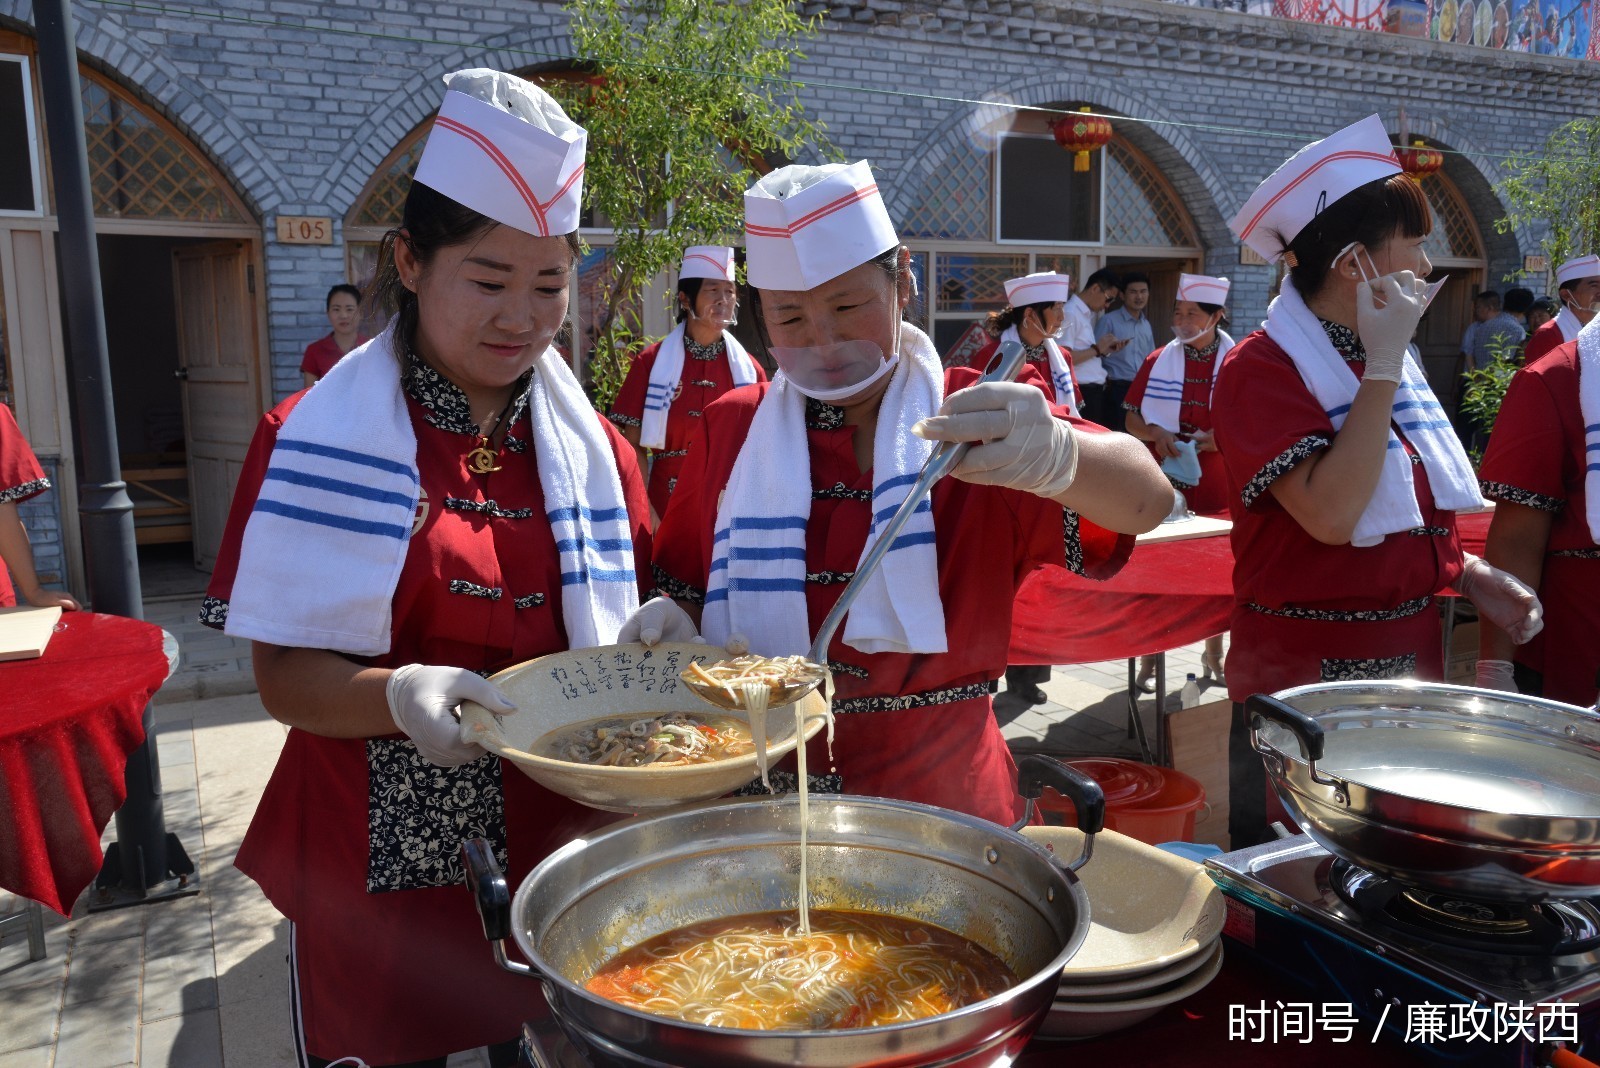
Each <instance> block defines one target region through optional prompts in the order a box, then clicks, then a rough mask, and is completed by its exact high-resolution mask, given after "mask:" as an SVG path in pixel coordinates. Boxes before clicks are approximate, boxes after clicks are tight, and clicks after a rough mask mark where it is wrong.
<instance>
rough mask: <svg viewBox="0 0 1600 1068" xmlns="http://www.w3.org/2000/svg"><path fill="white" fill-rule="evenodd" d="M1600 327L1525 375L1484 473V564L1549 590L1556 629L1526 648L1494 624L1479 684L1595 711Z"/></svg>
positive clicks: (1499, 422)
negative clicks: (1488, 506)
mask: <svg viewBox="0 0 1600 1068" xmlns="http://www.w3.org/2000/svg"><path fill="white" fill-rule="evenodd" d="M1597 386H1600V322H1596V321H1594V320H1591V321H1590V323H1589V325H1588V326H1586V327H1584V328H1583V330H1582V331H1581V332H1580V333H1579V334H1578V340H1577V341H1576V342H1569V343H1567V344H1565V345H1560V346H1558V347H1556V348H1555V349H1553V350H1551V351H1550V352H1549V353H1547V354H1546V355H1545V356H1543V357H1542V358H1540V359H1538V360H1535V361H1534V362H1532V363H1530V364H1529V365H1528V366H1526V367H1524V368H1523V369H1522V370H1520V371H1518V372H1517V373H1516V376H1515V377H1513V378H1512V379H1511V388H1510V389H1508V390H1507V391H1506V397H1505V401H1504V402H1502V403H1501V405H1500V415H1499V417H1498V418H1497V419H1496V420H1495V424H1494V433H1493V434H1492V435H1491V436H1490V438H1489V451H1488V454H1487V455H1486V456H1484V458H1483V466H1482V467H1481V468H1480V469H1479V471H1478V477H1479V479H1480V482H1479V485H1481V486H1482V488H1483V495H1484V496H1485V497H1489V498H1492V499H1493V500H1494V501H1495V502H1496V507H1495V510H1494V519H1493V521H1492V522H1490V524H1489V543H1488V546H1487V547H1486V548H1485V550H1484V557H1485V558H1486V559H1487V560H1488V561H1489V562H1490V563H1491V564H1493V565H1495V566H1496V567H1500V568H1504V569H1505V570H1507V571H1509V572H1511V573H1512V574H1513V575H1515V576H1517V577H1518V578H1519V579H1521V580H1522V581H1524V582H1526V583H1527V584H1528V585H1530V586H1532V587H1534V588H1535V589H1537V590H1538V591H1539V600H1540V601H1541V602H1542V603H1543V605H1544V611H1545V629H1544V631H1543V632H1542V633H1541V634H1540V635H1539V636H1538V637H1537V638H1535V639H1534V640H1533V641H1531V642H1529V643H1528V644H1527V645H1524V646H1522V647H1521V648H1520V649H1518V648H1516V647H1515V646H1514V644H1513V643H1512V640H1511V638H1510V637H1509V636H1508V635H1507V634H1506V633H1505V631H1503V630H1501V629H1500V628H1499V627H1496V626H1493V625H1492V624H1490V623H1488V622H1484V623H1483V624H1482V625H1481V627H1480V630H1479V637H1478V658H1479V659H1478V685H1479V686H1487V687H1492V688H1494V689H1500V690H1519V691H1521V692H1522V693H1527V694H1533V695H1536V696H1540V697H1548V698H1550V699H1551V700H1554V701H1565V702H1567V703H1568V704H1573V705H1592V704H1594V701H1595V685H1596V683H1595V675H1596V672H1600V643H1597V642H1596V641H1595V640H1594V635H1595V634H1596V633H1597V627H1600V521H1597V516H1596V512H1595V508H1596V505H1595V503H1594V502H1595V501H1596V497H1595V495H1593V494H1591V493H1590V492H1589V491H1590V489H1591V487H1590V485H1589V480H1590V478H1591V477H1593V476H1591V475H1590V474H1589V465H1590V462H1591V458H1592V454H1591V453H1590V452H1589V449H1590V448H1592V445H1591V443H1592V442H1596V441H1600V435H1596V434H1592V433H1586V430H1587V429H1588V428H1590V427H1594V426H1596V425H1597V424H1600V388H1597Z"/></svg>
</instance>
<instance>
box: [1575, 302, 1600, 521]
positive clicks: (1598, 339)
mask: <svg viewBox="0 0 1600 1068" xmlns="http://www.w3.org/2000/svg"><path fill="white" fill-rule="evenodd" d="M1578 411H1579V412H1580V413H1582V415H1583V448H1584V453H1583V498H1584V508H1585V509H1586V511H1587V512H1588V514H1587V515H1586V516H1585V518H1586V519H1587V520H1588V521H1589V537H1591V538H1593V539H1594V541H1595V544H1596V545H1600V315H1597V316H1595V317H1594V318H1593V319H1590V320H1589V325H1587V326H1585V327H1584V328H1583V329H1582V330H1580V331H1578Z"/></svg>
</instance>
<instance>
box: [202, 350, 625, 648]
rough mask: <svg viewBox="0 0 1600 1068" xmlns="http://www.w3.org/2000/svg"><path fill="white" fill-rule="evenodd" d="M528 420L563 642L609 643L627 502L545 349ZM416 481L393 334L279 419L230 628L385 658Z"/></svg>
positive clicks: (344, 364) (618, 602)
mask: <svg viewBox="0 0 1600 1068" xmlns="http://www.w3.org/2000/svg"><path fill="white" fill-rule="evenodd" d="M528 413H529V414H528V418H529V419H530V420H531V421H532V425H533V427H535V428H536V431H535V433H534V434H533V435H532V438H533V446H534V452H535V455H536V456H537V458H538V466H539V479H540V483H541V485H542V487H543V490H544V498H545V508H546V511H547V515H548V518H549V520H550V525H551V530H552V532H553V533H554V534H555V538H556V545H557V548H558V549H559V550H560V554H561V572H562V574H561V605H562V618H563V621H564V622H565V623H566V628H567V637H568V642H569V644H570V646H571V647H572V648H574V649H581V648H585V647H588V646H594V645H605V644H610V643H611V642H613V641H615V640H616V635H617V631H618V629H619V628H620V627H621V626H622V621H623V620H624V619H626V618H627V617H628V614H629V613H630V612H632V611H633V610H634V609H635V608H637V607H638V601H639V598H638V586H637V580H636V577H635V570H634V560H633V540H632V534H631V530H630V526H629V522H628V511H627V504H626V501H625V500H624V498H623V495H622V481H621V478H620V476H619V475H618V473H617V466H616V460H615V458H614V455H613V453H612V451H611V446H610V443H609V441H608V439H607V437H606V435H605V431H604V430H603V429H602V427H601V424H600V420H599V417H598V416H596V414H595V412H594V409H593V407H592V406H590V404H589V402H588V399H587V397H585V396H584V393H583V389H582V387H580V386H579V385H578V381H577V379H576V378H575V377H574V376H573V374H572V371H571V369H570V368H568V367H567V364H566V361H565V360H563V359H562V358H561V355H560V353H558V352H556V351H555V350H554V349H546V350H545V352H544V354H543V355H541V356H540V357H539V359H538V360H537V361H536V362H535V363H534V374H533V381H532V386H531V388H530V390H529V397H528ZM420 487H421V483H420V481H419V479H418V475H417V440H416V435H415V432H414V431H413V430H412V427H411V417H410V414H409V412H408V410H407V407H406V399H405V393H404V390H403V389H402V388H401V385H400V361H399V360H398V359H397V358H396V356H395V353H394V348H393V331H392V328H391V329H389V330H385V331H384V332H383V333H382V334H380V335H379V336H378V337H376V338H374V339H373V340H372V341H369V342H368V343H367V344H365V345H363V346H361V347H360V348H358V349H356V350H355V351H353V352H351V353H350V354H349V355H348V356H346V357H345V358H344V359H342V360H340V361H339V362H338V364H336V365H335V366H334V368H333V370H332V371H330V372H329V373H328V374H327V376H326V377H324V378H323V379H322V380H321V381H319V382H318V383H317V384H316V385H315V386H313V387H312V389H311V391H310V392H309V393H307V394H306V395H305V396H304V397H303V398H301V400H300V403H299V404H297V405H296V406H295V408H294V411H292V412H290V413H289V418H288V419H287V420H285V422H284V425H283V428H282V430H281V431H280V432H279V434H278V440H277V444H276V445H275V446H274V448H273V450H272V457H271V460H270V461H269V464H268V468H267V473H266V477H265V479H264V480H263V481H262V483H261V492H260V495H259V496H258V497H257V499H256V504H255V508H254V510H253V511H252V512H251V514H250V519H249V522H248V524H247V525H246V526H245V532H244V541H243V544H242V546H241V549H240V556H239V571H238V575H237V577H236V578H235V580H234V585H233V591H232V594H231V596H230V598H229V607H228V622H227V626H226V631H227V633H228V634H231V635H235V636H238V637H243V638H251V639H254V640H256V641H263V642H270V643H272V644H274V645H286V646H297V647H303V648H312V649H331V650H334V651H337V652H341V653H350V654H352V655H357V656H380V655H382V654H383V653H386V652H388V651H389V633H390V629H391V622H392V621H391V607H390V606H391V602H392V601H393V599H394V591H395V588H396V586H398V585H399V582H400V572H401V569H402V568H403V567H404V566H405V560H406V552H407V549H408V547H409V543H410V538H411V534H412V528H413V526H414V524H415V516H416V509H417V500H418V497H419V493H420Z"/></svg>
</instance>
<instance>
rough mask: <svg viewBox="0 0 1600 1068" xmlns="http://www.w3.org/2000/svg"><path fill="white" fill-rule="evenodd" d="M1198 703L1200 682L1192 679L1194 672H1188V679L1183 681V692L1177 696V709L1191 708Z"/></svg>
mask: <svg viewBox="0 0 1600 1068" xmlns="http://www.w3.org/2000/svg"><path fill="white" fill-rule="evenodd" d="M1199 703H1200V681H1199V680H1198V679H1196V678H1195V677H1194V672H1192V671H1191V672H1189V677H1188V678H1186V679H1184V680H1183V692H1182V693H1181V694H1180V695H1179V696H1178V707H1179V708H1193V707H1194V706H1195V705H1197V704H1199Z"/></svg>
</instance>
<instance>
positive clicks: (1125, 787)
mask: <svg viewBox="0 0 1600 1068" xmlns="http://www.w3.org/2000/svg"><path fill="white" fill-rule="evenodd" d="M1067 763H1069V764H1071V765H1072V766H1073V767H1075V768H1077V769H1078V770H1079V771H1082V772H1084V773H1085V774H1087V775H1088V776H1089V777H1090V778H1092V779H1094V780H1095V782H1097V783H1099V784H1100V789H1101V790H1103V791H1104V792H1105V795H1106V826H1107V827H1109V828H1111V829H1112V830H1113V831H1116V832H1118V833H1120V834H1125V835H1127V836H1128V837H1130V838H1137V839H1138V840H1139V841H1141V842H1148V843H1150V844H1151V845H1159V844H1160V843H1162V842H1192V841H1194V822H1195V816H1196V814H1197V813H1198V812H1199V811H1200V809H1201V807H1202V806H1204V805H1205V803H1206V791H1205V787H1203V786H1201V785H1200V783H1199V782H1198V781H1196V780H1195V779H1194V778H1192V777H1190V776H1188V775H1185V774H1184V773H1183V772H1181V771H1175V770H1173V769H1172V768H1157V767H1152V766H1151V765H1149V764H1140V763H1138V762H1137V761H1133V760H1123V759H1121V758H1119V757H1086V758H1083V759H1080V760H1069V761H1067ZM1039 807H1040V808H1042V809H1044V810H1045V811H1046V812H1055V813H1059V814H1060V815H1062V816H1063V817H1065V820H1066V822H1067V824H1068V825H1069V826H1070V825H1071V824H1072V823H1073V820H1074V812H1073V807H1072V802H1071V801H1068V800H1067V799H1066V798H1064V797H1062V796H1061V795H1060V794H1057V793H1056V792H1055V791H1054V790H1050V789H1048V788H1047V789H1046V790H1045V792H1044V796H1043V797H1041V798H1039Z"/></svg>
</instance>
